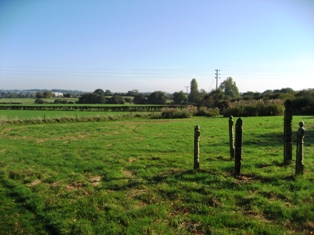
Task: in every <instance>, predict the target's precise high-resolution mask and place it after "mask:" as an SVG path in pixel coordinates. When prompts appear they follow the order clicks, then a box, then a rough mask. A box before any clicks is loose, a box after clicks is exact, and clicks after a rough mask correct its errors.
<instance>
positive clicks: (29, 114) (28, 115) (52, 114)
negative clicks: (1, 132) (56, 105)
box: [0, 110, 136, 122]
mask: <svg viewBox="0 0 314 235" xmlns="http://www.w3.org/2000/svg"><path fill="white" fill-rule="evenodd" d="M125 114H130V113H127V112H94V111H39V110H1V111H0V122H1V120H2V121H4V120H18V119H22V120H23V119H49V118H62V117H69V118H79V117H97V116H98V117H104V116H117V115H125ZM135 114H136V113H133V115H135Z"/></svg>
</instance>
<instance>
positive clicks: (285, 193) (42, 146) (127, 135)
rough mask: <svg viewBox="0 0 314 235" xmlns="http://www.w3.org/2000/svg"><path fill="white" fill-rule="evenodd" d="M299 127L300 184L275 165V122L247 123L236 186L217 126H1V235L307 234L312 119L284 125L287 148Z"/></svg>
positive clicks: (313, 210)
mask: <svg viewBox="0 0 314 235" xmlns="http://www.w3.org/2000/svg"><path fill="white" fill-rule="evenodd" d="M301 120H302V121H304V122H305V128H306V136H305V147H304V148H305V149H304V155H305V159H304V164H305V171H304V174H303V175H300V176H297V177H295V175H294V163H292V164H291V165H289V166H283V164H282V162H283V144H282V135H283V134H282V133H283V117H252V118H251V117H248V118H243V122H244V124H243V141H244V142H243V161H242V169H241V173H242V175H241V177H240V178H238V179H235V178H234V177H233V171H234V164H233V162H232V161H230V159H229V152H228V151H229V145H228V119H227V118H205V117H193V118H190V119H170V120H163V119H141V118H137V119H136V118H129V119H125V120H117V121H115V122H112V121H105V122H73V123H67V122H64V123H50V124H46V123H41V124H36V125H33V124H32V125H28V124H22V125H11V124H6V125H2V126H1V128H0V133H1V134H0V182H1V186H0V197H1V205H0V217H1V218H3V219H1V220H0V221H1V222H0V227H1V232H2V233H3V234H276V235H277V234H310V233H311V232H313V231H314V222H313V221H314V185H313V182H314V174H313V173H314V159H313V153H314V147H313V140H314V117H300V116H299V117H298V116H297V117H294V119H293V130H294V132H293V133H294V137H293V139H294V140H295V138H296V136H295V132H296V130H297V128H298V125H297V123H298V122H299V121H301ZM196 124H198V125H200V126H201V138H200V148H201V155H200V169H201V170H200V171H198V172H194V171H193V170H192V168H193V135H194V133H193V129H194V126H195V125H196ZM294 150H295V147H294ZM294 152H295V151H294ZM294 159H295V156H294Z"/></svg>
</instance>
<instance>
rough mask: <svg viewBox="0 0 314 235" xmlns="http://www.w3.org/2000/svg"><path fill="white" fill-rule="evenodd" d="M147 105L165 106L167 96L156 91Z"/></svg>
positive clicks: (149, 97) (149, 98)
mask: <svg viewBox="0 0 314 235" xmlns="http://www.w3.org/2000/svg"><path fill="white" fill-rule="evenodd" d="M147 103H149V104H165V103H166V96H165V93H164V92H162V91H155V92H153V93H151V94H150V95H149V96H148V98H147Z"/></svg>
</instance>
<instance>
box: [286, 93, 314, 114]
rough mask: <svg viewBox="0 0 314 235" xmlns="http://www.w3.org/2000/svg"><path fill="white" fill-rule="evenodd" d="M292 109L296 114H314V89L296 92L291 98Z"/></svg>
mask: <svg viewBox="0 0 314 235" xmlns="http://www.w3.org/2000/svg"><path fill="white" fill-rule="evenodd" d="M291 101H292V109H293V112H294V113H295V114H299V115H313V114H314V90H303V91H300V92H299V93H297V94H296V96H295V97H294V98H293V99H292V100H291Z"/></svg>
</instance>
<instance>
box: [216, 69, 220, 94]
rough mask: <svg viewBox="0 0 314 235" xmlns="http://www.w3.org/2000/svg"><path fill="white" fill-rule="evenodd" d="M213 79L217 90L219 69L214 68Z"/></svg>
mask: <svg viewBox="0 0 314 235" xmlns="http://www.w3.org/2000/svg"><path fill="white" fill-rule="evenodd" d="M215 71H216V72H215V79H216V90H218V79H219V78H220V77H219V75H220V73H219V71H220V70H219V69H215Z"/></svg>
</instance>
